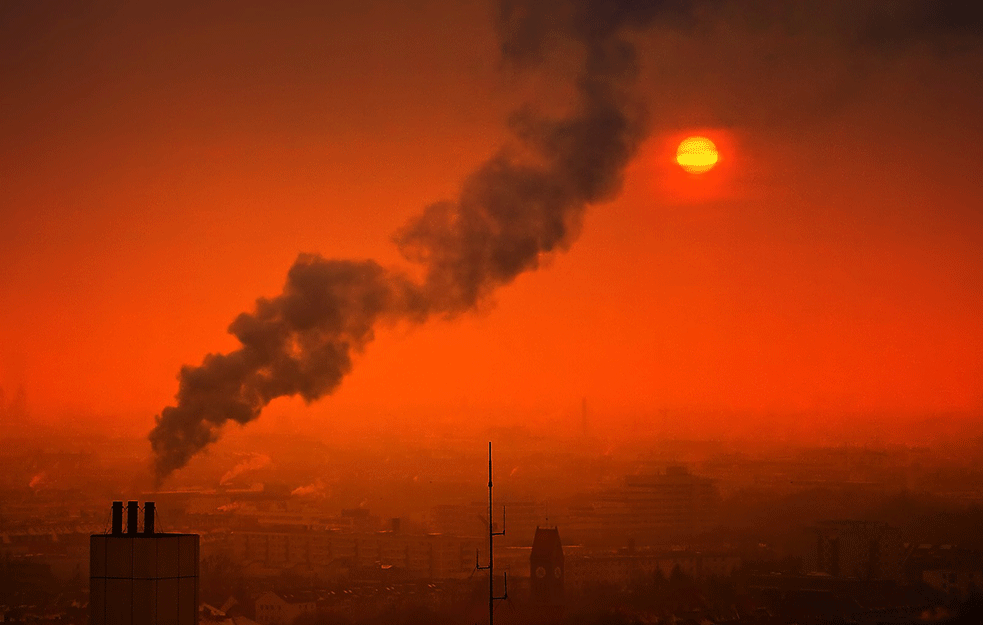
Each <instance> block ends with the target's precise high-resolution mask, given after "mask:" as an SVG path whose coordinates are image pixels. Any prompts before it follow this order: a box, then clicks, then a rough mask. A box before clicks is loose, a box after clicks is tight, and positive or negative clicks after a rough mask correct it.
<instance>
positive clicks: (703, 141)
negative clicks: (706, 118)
mask: <svg viewBox="0 0 983 625" xmlns="http://www.w3.org/2000/svg"><path fill="white" fill-rule="evenodd" d="M676 162H677V163H679V166H680V167H682V168H683V169H685V170H686V171H688V172H689V173H691V174H702V173H704V172H707V171H710V170H711V169H713V166H714V165H716V164H717V146H715V145H714V144H713V141H710V140H709V139H707V138H706V137H687V138H686V139H683V141H682V143H680V144H679V148H678V149H677V150H676Z"/></svg>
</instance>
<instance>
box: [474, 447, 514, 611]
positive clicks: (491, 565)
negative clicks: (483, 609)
mask: <svg viewBox="0 0 983 625" xmlns="http://www.w3.org/2000/svg"><path fill="white" fill-rule="evenodd" d="M496 536H505V506H502V531H501V532H496V531H495V526H494V524H493V523H492V444H491V442H490V441H489V443H488V566H480V565H479V564H478V562H475V568H476V569H478V570H479V571H485V570H487V571H488V625H495V602H496V601H504V600H506V599H508V598H509V574H508V573H505V574H504V576H503V577H504V579H505V592H504V593H502V596H501V597H496V596H495V537H496ZM476 558H477V556H476Z"/></svg>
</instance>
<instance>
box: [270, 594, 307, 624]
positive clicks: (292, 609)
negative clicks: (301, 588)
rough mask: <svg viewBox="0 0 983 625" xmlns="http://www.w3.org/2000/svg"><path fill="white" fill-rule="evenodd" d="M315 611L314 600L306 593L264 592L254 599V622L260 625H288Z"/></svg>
mask: <svg viewBox="0 0 983 625" xmlns="http://www.w3.org/2000/svg"><path fill="white" fill-rule="evenodd" d="M316 610H317V601H316V599H315V598H314V597H313V596H311V595H308V594H306V593H290V594H288V593H275V592H264V593H263V594H261V595H260V596H259V597H257V598H256V622H257V623H259V624H260V625H289V624H290V623H293V622H294V619H296V618H297V617H299V616H301V615H303V614H313V613H314V612H315V611H316Z"/></svg>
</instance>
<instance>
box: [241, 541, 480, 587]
mask: <svg viewBox="0 0 983 625" xmlns="http://www.w3.org/2000/svg"><path fill="white" fill-rule="evenodd" d="M232 545H233V553H234V554H235V557H236V559H237V560H238V561H239V562H240V563H242V564H244V565H247V566H248V565H252V567H253V568H254V569H256V570H258V571H263V570H269V571H279V570H283V569H287V568H290V567H295V566H298V565H303V566H308V567H314V568H316V569H324V570H323V571H322V573H324V574H327V572H328V570H330V569H331V568H332V566H334V567H335V568H336V567H337V566H340V565H341V564H344V565H345V567H346V568H350V569H353V570H360V571H366V570H374V569H380V568H383V567H385V568H386V569H395V571H394V572H395V573H399V574H400V575H402V576H404V577H405V578H408V579H455V578H457V579H463V578H465V577H468V576H469V575H471V573H472V571H473V570H474V563H475V553H476V551H478V550H479V549H481V547H482V542H481V540H480V539H479V538H461V537H455V536H443V535H440V534H425V535H414V534H403V533H401V532H368V533H346V532H333V531H320V530H299V529H298V530H294V531H279V532H276V531H238V532H235V533H234V534H233V535H232Z"/></svg>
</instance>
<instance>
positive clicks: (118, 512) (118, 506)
mask: <svg viewBox="0 0 983 625" xmlns="http://www.w3.org/2000/svg"><path fill="white" fill-rule="evenodd" d="M122 533H123V502H122V501H114V502H113V534H122Z"/></svg>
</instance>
